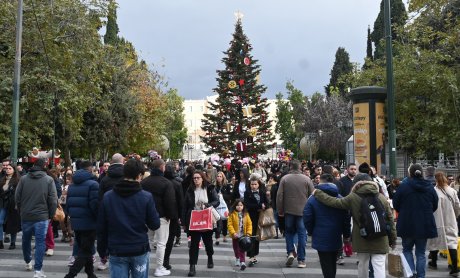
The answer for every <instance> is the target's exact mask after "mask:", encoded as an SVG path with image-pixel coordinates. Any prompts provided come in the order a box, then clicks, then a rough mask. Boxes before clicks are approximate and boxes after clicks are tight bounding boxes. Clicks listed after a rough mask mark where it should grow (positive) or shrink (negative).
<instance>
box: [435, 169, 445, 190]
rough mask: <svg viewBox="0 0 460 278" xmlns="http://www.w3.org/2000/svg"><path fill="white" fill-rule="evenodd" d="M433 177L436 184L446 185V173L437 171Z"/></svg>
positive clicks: (439, 185)
mask: <svg viewBox="0 0 460 278" xmlns="http://www.w3.org/2000/svg"><path fill="white" fill-rule="evenodd" d="M434 178H435V179H436V186H438V187H443V188H444V187H446V186H448V184H447V178H446V175H445V174H444V173H443V172H437V173H436V174H435V175H434Z"/></svg>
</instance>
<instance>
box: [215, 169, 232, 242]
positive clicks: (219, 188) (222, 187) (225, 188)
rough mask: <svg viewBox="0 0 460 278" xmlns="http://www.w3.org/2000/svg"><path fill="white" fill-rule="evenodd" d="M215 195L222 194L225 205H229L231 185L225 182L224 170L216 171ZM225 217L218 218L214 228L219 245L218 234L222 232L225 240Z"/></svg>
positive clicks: (226, 231)
mask: <svg viewBox="0 0 460 278" xmlns="http://www.w3.org/2000/svg"><path fill="white" fill-rule="evenodd" d="M215 189H216V192H217V195H218V196H219V200H220V197H221V196H222V199H223V200H224V201H225V204H226V205H227V208H229V207H230V206H231V203H230V201H231V198H232V187H231V185H230V184H229V183H228V182H227V178H226V177H225V174H224V172H218V173H217V178H216V186H215ZM227 224H228V222H227V219H219V221H217V230H216V245H219V239H220V235H221V234H222V236H223V239H222V241H223V242H227V233H228V230H227Z"/></svg>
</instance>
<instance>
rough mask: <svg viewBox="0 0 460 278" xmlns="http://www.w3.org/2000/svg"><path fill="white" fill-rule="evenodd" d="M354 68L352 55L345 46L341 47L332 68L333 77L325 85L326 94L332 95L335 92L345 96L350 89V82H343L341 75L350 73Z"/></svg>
mask: <svg viewBox="0 0 460 278" xmlns="http://www.w3.org/2000/svg"><path fill="white" fill-rule="evenodd" d="M352 69H353V65H352V64H351V62H350V55H349V54H348V52H347V51H346V50H345V48H343V47H339V48H338V49H337V52H336V53H335V61H334V65H333V66H332V70H331V74H330V75H331V78H330V80H329V84H328V85H327V86H326V87H325V90H326V95H327V96H330V95H331V94H332V93H333V92H336V93H339V94H340V95H341V96H345V95H346V93H347V89H348V84H346V83H344V82H342V79H340V77H341V76H342V75H346V74H349V73H350V72H351V71H352Z"/></svg>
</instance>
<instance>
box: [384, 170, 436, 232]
mask: <svg viewBox="0 0 460 278" xmlns="http://www.w3.org/2000/svg"><path fill="white" fill-rule="evenodd" d="M393 207H394V209H395V210H396V211H397V212H398V213H399V214H398V222H397V224H396V229H397V231H398V236H399V237H402V238H415V239H426V238H435V237H437V236H438V234H437V232H436V222H435V219H434V216H433V212H435V211H436V210H437V208H438V195H437V194H436V191H435V190H434V187H433V186H432V185H431V182H430V181H428V180H424V179H423V178H406V179H404V180H403V181H402V182H401V184H400V185H399V186H398V189H397V190H396V193H395V195H394V197H393Z"/></svg>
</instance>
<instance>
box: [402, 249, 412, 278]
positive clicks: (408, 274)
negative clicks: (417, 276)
mask: <svg viewBox="0 0 460 278" xmlns="http://www.w3.org/2000/svg"><path fill="white" fill-rule="evenodd" d="M399 255H400V256H401V263H402V267H403V273H404V277H412V276H413V275H414V273H412V269H411V268H410V266H409V263H408V262H407V260H406V256H404V254H403V253H400V254H399Z"/></svg>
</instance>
